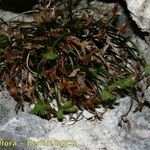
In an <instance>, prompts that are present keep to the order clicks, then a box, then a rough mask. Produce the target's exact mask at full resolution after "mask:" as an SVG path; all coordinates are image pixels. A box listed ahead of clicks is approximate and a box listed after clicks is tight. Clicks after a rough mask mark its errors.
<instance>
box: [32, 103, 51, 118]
mask: <svg viewBox="0 0 150 150" xmlns="http://www.w3.org/2000/svg"><path fill="white" fill-rule="evenodd" d="M49 108H50V106H49V105H48V104H46V103H45V102H44V101H42V100H38V102H37V103H36V104H35V107H34V109H33V110H32V112H33V113H34V114H36V115H40V116H44V115H46V114H47V111H48V109H49Z"/></svg>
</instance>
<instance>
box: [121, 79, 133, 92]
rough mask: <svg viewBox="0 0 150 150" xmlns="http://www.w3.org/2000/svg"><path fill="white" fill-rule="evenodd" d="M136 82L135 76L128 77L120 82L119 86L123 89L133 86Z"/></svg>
mask: <svg viewBox="0 0 150 150" xmlns="http://www.w3.org/2000/svg"><path fill="white" fill-rule="evenodd" d="M134 84H135V79H134V78H133V77H128V78H125V79H123V80H120V81H119V82H118V86H119V87H120V88H121V89H125V88H128V87H132V86H133V85H134Z"/></svg>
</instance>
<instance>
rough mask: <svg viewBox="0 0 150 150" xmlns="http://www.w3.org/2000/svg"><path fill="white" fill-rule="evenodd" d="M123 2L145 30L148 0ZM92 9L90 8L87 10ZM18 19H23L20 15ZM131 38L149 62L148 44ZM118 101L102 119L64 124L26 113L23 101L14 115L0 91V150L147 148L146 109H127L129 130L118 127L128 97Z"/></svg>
mask: <svg viewBox="0 0 150 150" xmlns="http://www.w3.org/2000/svg"><path fill="white" fill-rule="evenodd" d="M126 1H127V5H128V8H129V10H130V11H131V12H132V13H134V15H133V14H131V15H132V17H133V19H134V20H135V21H136V22H137V24H138V25H139V27H140V28H141V29H142V30H143V31H147V32H149V29H150V25H149V21H150V20H149V19H150V13H148V11H150V8H149V9H148V7H150V6H149V5H150V3H148V0H147V1H146V0H145V1H144V0H130V1H129V0H126ZM142 3H143V4H144V3H145V4H144V5H145V6H146V7H145V9H143V10H142V7H143V8H144V5H143V4H142ZM146 3H147V4H146ZM93 6H95V2H93ZM98 6H99V5H98ZM107 6H108V5H107ZM140 6H141V7H140ZM99 7H100V6H99ZM95 11H96V10H95ZM93 12H94V11H91V13H93ZM4 15H5V16H4ZM16 15H17V14H14V13H10V12H4V11H2V12H0V17H3V18H4V19H5V20H10V19H11V18H13V17H14V16H16ZM135 16H136V17H135ZM141 16H142V17H141ZM96 17H97V16H96ZM123 17H124V16H123ZM148 18H149V19H148ZM22 19H23V20H24V18H22ZM26 19H28V18H26ZM26 21H27V20H26ZM30 21H31V20H30ZM148 39H150V38H148ZM135 41H137V42H138V43H139V45H140V46H141V49H147V52H146V53H145V56H146V57H147V61H149V56H150V51H149V47H150V46H148V45H146V44H145V43H144V42H143V41H142V40H141V39H138V38H137V37H136V36H135ZM149 43H150V42H149ZM149 62H150V61H149ZM145 99H146V100H147V101H149V102H150V87H149V88H148V89H147V90H145ZM118 102H119V106H117V107H116V108H115V109H111V110H108V111H107V112H106V113H105V114H104V116H103V119H102V121H96V120H95V121H90V120H86V119H82V120H80V121H78V122H76V123H75V124H73V125H68V124H63V123H60V122H58V121H57V120H55V119H53V120H50V121H47V120H44V119H41V118H39V117H37V116H35V115H33V114H29V113H28V110H29V106H28V104H27V103H25V112H19V113H18V115H17V114H16V112H15V105H16V102H15V101H14V99H13V98H11V97H10V95H9V94H8V92H7V91H1V92H0V150H12V149H13V150H60V149H61V150H102V149H108V150H149V148H150V142H149V141H150V109H149V108H148V107H144V109H143V111H142V112H137V113H133V110H131V112H130V113H129V115H128V120H129V121H130V123H131V129H129V128H128V127H127V124H122V127H120V126H118V122H119V120H120V117H121V115H123V114H125V113H126V111H127V110H128V108H129V106H130V102H131V99H130V98H129V97H125V98H123V99H119V100H118ZM134 105H135V104H134ZM134 108H135V107H134ZM83 115H84V117H86V116H88V117H89V118H90V117H92V115H91V114H88V113H87V112H84V114H83ZM8 143H9V144H8Z"/></svg>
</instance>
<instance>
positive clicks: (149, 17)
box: [126, 0, 150, 33]
mask: <svg viewBox="0 0 150 150" xmlns="http://www.w3.org/2000/svg"><path fill="white" fill-rule="evenodd" d="M126 3H127V7H128V10H129V11H130V12H131V16H132V18H133V20H134V21H135V22H136V23H137V25H138V26H139V27H140V28H141V29H142V31H146V32H149V33H150V0H126Z"/></svg>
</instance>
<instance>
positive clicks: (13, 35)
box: [0, 1, 146, 120]
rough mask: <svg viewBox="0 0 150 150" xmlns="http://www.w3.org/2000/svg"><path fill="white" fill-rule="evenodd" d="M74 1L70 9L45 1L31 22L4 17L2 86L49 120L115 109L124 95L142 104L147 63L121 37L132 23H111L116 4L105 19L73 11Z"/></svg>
mask: <svg viewBox="0 0 150 150" xmlns="http://www.w3.org/2000/svg"><path fill="white" fill-rule="evenodd" d="M70 2H71V1H68V9H65V8H64V7H62V5H60V4H59V3H58V1H53V2H52V4H51V5H50V6H48V7H47V3H46V5H45V3H44V2H43V1H40V3H39V4H38V5H37V6H36V7H35V8H36V9H37V10H38V11H39V13H38V15H37V16H36V17H35V21H34V22H31V23H27V22H19V21H11V22H8V23H6V22H4V21H3V20H1V22H0V82H1V84H2V83H5V84H6V86H7V89H8V90H9V93H10V95H11V96H13V97H14V98H15V100H16V101H17V103H18V104H17V106H18V108H22V109H23V101H28V102H30V103H35V108H34V109H33V113H34V114H36V115H39V116H41V117H42V118H46V119H50V118H51V117H57V118H58V119H59V120H63V117H64V115H65V114H70V113H75V112H77V111H78V110H84V109H87V110H90V111H92V112H95V111H96V108H97V107H102V106H105V107H112V106H113V104H114V103H115V101H116V99H117V98H118V97H120V96H121V97H124V96H131V97H132V99H133V100H136V101H137V103H139V104H140V100H139V99H138V97H137V94H138V92H139V91H141V87H140V85H139V81H140V80H141V79H142V78H143V68H144V67H145V65H146V64H145V61H144V59H143V57H142V54H141V52H140V51H139V50H138V48H137V47H136V46H135V45H134V44H133V42H132V41H131V38H130V37H128V38H127V37H123V36H122V33H123V32H124V31H125V29H126V28H127V24H124V25H123V26H120V27H114V26H113V25H112V24H111V23H112V22H113V21H114V19H116V17H117V15H116V14H117V11H116V7H115V8H114V9H113V10H112V12H111V13H110V19H109V20H108V21H107V22H106V21H103V19H101V20H94V19H93V17H92V16H90V15H88V14H84V13H83V12H84V10H82V11H81V10H76V11H74V12H73V11H72V7H71V6H72V5H71V3H70ZM68 10H69V11H68ZM127 43H130V44H127ZM129 45H130V46H129ZM54 101H56V104H55V105H54V104H53V102H54Z"/></svg>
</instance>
